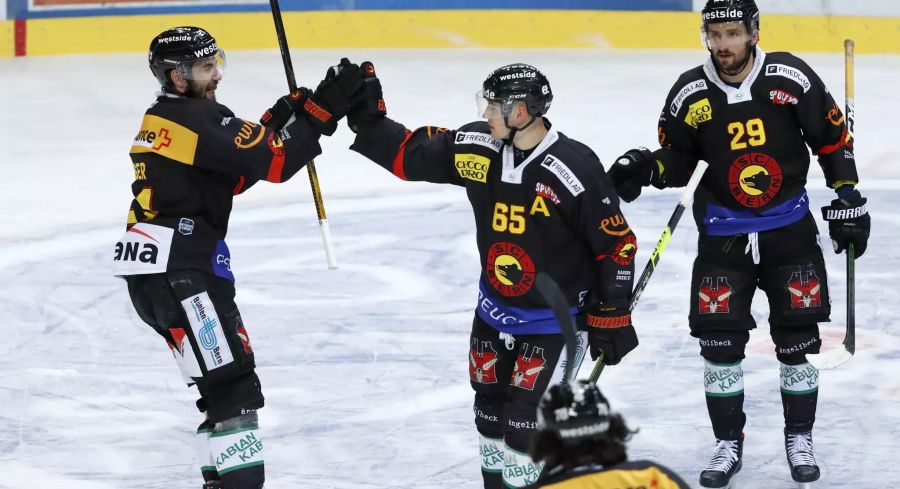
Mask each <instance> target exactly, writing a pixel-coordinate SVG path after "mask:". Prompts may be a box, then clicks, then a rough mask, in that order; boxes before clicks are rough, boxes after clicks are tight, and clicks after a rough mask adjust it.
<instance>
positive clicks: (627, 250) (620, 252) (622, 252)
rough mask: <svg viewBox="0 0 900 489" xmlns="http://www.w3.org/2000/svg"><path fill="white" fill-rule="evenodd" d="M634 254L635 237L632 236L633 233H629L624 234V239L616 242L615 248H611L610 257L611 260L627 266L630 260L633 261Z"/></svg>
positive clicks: (635, 247) (635, 249)
mask: <svg viewBox="0 0 900 489" xmlns="http://www.w3.org/2000/svg"><path fill="white" fill-rule="evenodd" d="M629 232H630V230H629ZM636 254H637V239H636V238H635V237H634V234H629V235H628V236H625V238H624V239H622V240H621V241H619V243H618V244H616V249H615V250H613V252H612V255H610V258H612V259H613V261H614V262H616V263H618V264H619V265H622V266H628V265H631V262H633V261H634V256H635V255H636Z"/></svg>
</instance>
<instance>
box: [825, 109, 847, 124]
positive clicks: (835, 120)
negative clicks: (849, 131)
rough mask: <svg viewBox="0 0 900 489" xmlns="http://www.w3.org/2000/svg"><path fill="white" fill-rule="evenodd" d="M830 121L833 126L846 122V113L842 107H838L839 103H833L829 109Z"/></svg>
mask: <svg viewBox="0 0 900 489" xmlns="http://www.w3.org/2000/svg"><path fill="white" fill-rule="evenodd" d="M827 117H828V122H830V123H831V125H832V126H840V125H841V124H843V123H844V114H842V113H841V109H839V108H838V107H837V105H832V106H831V108H830V109H828V116H827Z"/></svg>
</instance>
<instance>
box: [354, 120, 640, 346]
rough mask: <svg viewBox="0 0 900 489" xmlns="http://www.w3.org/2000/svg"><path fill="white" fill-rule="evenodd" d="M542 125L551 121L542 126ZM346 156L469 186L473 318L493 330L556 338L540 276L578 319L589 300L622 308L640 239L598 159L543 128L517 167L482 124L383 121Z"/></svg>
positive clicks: (406, 175)
mask: <svg viewBox="0 0 900 489" xmlns="http://www.w3.org/2000/svg"><path fill="white" fill-rule="evenodd" d="M548 127H549V123H548ZM351 149H353V150H354V151H357V152H359V153H360V154H362V155H363V156H366V157H367V158H369V159H371V160H372V161H374V162H376V163H378V164H379V165H381V166H382V167H384V168H385V169H387V170H389V171H391V172H393V173H394V175H396V176H398V177H399V178H401V179H403V180H414V181H415V180H420V181H428V182H434V183H446V184H452V185H458V186H461V187H465V188H466V193H467V194H468V198H469V201H470V202H471V204H472V210H473V212H474V214H475V227H476V238H477V242H478V251H479V253H480V256H481V266H482V272H481V280H480V294H479V300H478V305H477V308H476V311H477V313H478V315H479V316H480V317H481V318H482V319H483V320H484V321H485V322H487V323H488V324H490V325H491V326H492V327H494V328H495V329H497V330H498V331H502V332H505V333H514V334H538V333H541V334H543V333H558V332H559V331H560V329H559V324H558V323H557V322H556V320H555V318H554V317H553V313H552V311H550V310H549V309H548V308H547V304H546V302H545V301H544V300H543V299H542V298H541V296H540V294H539V293H538V292H537V290H536V289H535V287H534V282H535V277H536V275H537V273H538V272H541V271H544V272H547V273H548V274H549V275H550V276H551V277H553V278H554V279H555V280H556V281H557V282H558V283H559V285H560V287H561V288H562V290H563V292H564V294H565V295H566V299H567V300H568V302H569V304H570V306H571V307H572V309H571V310H572V313H573V314H577V313H578V312H579V310H580V306H582V305H583V303H584V300H585V296H586V295H587V293H588V292H591V299H590V301H591V303H593V302H600V301H602V302H604V303H612V304H618V305H620V306H622V307H627V304H628V298H629V296H630V294H631V284H632V281H633V277H632V276H633V272H634V264H633V261H634V256H635V253H636V252H637V242H636V240H635V236H634V233H633V232H632V231H631V229H630V228H629V226H628V223H627V222H626V220H625V218H624V217H623V216H622V213H621V211H620V210H619V202H618V198H617V197H616V194H615V192H614V190H612V184H611V182H610V181H609V179H608V177H607V176H606V173H605V172H604V170H603V167H602V165H601V164H600V161H599V160H598V159H597V156H596V155H595V154H594V153H593V152H592V151H591V150H590V149H589V148H588V147H587V146H585V145H583V144H581V143H579V142H577V141H575V140H572V139H569V138H568V137H566V136H565V135H563V134H562V133H559V132H557V131H556V130H554V129H552V128H550V129H549V133H548V134H547V135H546V137H545V138H544V140H543V141H541V143H540V144H539V145H538V146H537V147H536V148H534V150H533V152H532V153H531V154H530V156H528V157H527V158H526V159H525V160H524V161H522V162H521V163H520V164H518V165H516V164H515V162H514V156H513V147H512V146H510V145H504V143H503V142H502V141H498V140H496V139H494V138H492V137H491V135H490V128H489V126H488V125H487V123H486V122H473V123H470V124H466V125H464V126H462V127H461V128H459V129H458V130H447V129H442V128H435V127H430V126H429V127H422V128H419V129H416V130H415V131H409V130H407V129H406V128H405V127H404V126H403V125H401V124H399V123H397V122H394V121H392V120H390V119H384V120H382V121H379V122H377V123H375V124H372V125H370V126H365V127H362V128H360V131H359V134H357V136H356V140H355V142H354V144H353V146H351Z"/></svg>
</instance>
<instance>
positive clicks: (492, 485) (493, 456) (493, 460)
mask: <svg viewBox="0 0 900 489" xmlns="http://www.w3.org/2000/svg"><path fill="white" fill-rule="evenodd" d="M479 438H480V439H481V445H480V447H479V450H478V451H479V453H480V455H481V477H482V478H483V479H484V489H501V488H502V487H503V439H501V438H488V437H486V436H484V435H479Z"/></svg>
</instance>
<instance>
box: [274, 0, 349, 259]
mask: <svg viewBox="0 0 900 489" xmlns="http://www.w3.org/2000/svg"><path fill="white" fill-rule="evenodd" d="M269 5H270V6H271V7H272V18H273V19H274V20H275V34H276V35H277V36H278V49H280V50H281V61H282V63H283V64H284V74H285V76H287V82H288V89H289V90H290V91H291V93H294V92H296V91H297V79H296V78H295V77H294V65H293V63H291V52H290V50H289V49H288V43H287V35H286V34H285V33H284V22H283V21H282V19H281V7H280V6H279V5H278V0H269ZM306 171H307V173H308V174H309V186H310V187H311V188H312V194H313V202H314V203H315V205H316V215H317V216H318V218H319V231H321V232H322V241H323V242H324V243H325V259H326V260H328V269H329V270H334V269H336V268H337V260H336V259H335V257H334V246H333V245H332V244H331V228H330V227H329V226H328V217H327V216H326V215H325V202H324V201H323V200H322V190H321V189H320V188H319V176H318V174H317V173H316V164H315V162H313V161H310V162H309V163H307V164H306Z"/></svg>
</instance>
